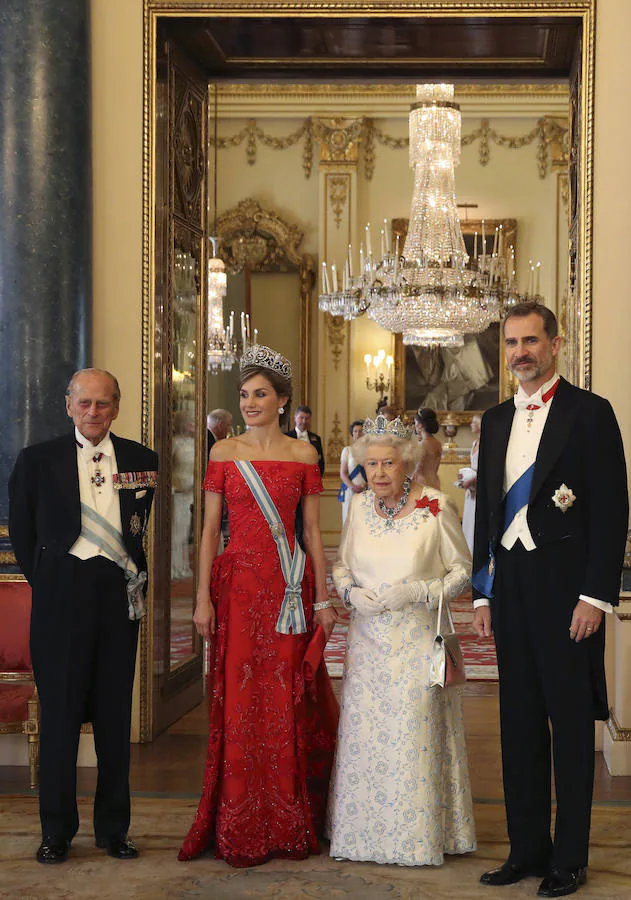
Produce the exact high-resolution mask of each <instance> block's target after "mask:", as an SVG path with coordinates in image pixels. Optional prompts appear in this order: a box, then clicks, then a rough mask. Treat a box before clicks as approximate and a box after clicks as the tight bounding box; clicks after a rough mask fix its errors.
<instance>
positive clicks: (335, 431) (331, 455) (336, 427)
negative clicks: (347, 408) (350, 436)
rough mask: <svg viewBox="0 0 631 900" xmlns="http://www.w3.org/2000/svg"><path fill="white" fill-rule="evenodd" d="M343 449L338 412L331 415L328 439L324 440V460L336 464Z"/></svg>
mask: <svg viewBox="0 0 631 900" xmlns="http://www.w3.org/2000/svg"><path fill="white" fill-rule="evenodd" d="M343 449H344V434H343V432H342V427H341V422H340V417H339V415H338V413H335V415H334V416H333V424H332V425H331V430H330V432H329V439H328V441H327V442H326V461H327V463H328V464H329V465H332V466H333V465H336V464H337V463H339V461H340V456H341V455H342V450H343Z"/></svg>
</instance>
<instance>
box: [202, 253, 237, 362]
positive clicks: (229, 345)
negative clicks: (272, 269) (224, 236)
mask: <svg viewBox="0 0 631 900" xmlns="http://www.w3.org/2000/svg"><path fill="white" fill-rule="evenodd" d="M209 240H210V242H211V244H212V248H213V252H212V256H211V257H210V258H209V260H208V354H207V358H208V371H209V372H212V373H213V374H216V373H217V372H218V371H219V370H220V369H222V370H223V371H224V372H225V371H229V370H230V369H231V368H232V367H233V365H234V364H235V362H236V361H237V345H236V343H235V341H234V314H233V313H230V324H229V325H224V321H223V298H224V297H225V296H226V290H227V278H226V267H225V265H224V262H223V260H222V259H220V258H219V257H218V256H217V241H218V239H217V238H216V237H211V238H209Z"/></svg>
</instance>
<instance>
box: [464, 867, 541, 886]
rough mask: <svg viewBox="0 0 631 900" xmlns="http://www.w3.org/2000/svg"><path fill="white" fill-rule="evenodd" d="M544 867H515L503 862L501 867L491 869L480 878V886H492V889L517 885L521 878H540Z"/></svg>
mask: <svg viewBox="0 0 631 900" xmlns="http://www.w3.org/2000/svg"><path fill="white" fill-rule="evenodd" d="M545 869H546V866H541V867H539V866H535V867H532V866H516V865H515V864H514V863H510V862H505V863H504V865H503V866H498V867H497V868H496V869H491V870H490V872H485V873H484V875H482V876H481V877H480V884H487V885H492V886H493V887H503V886H504V885H507V884H517V882H518V881H521V880H522V878H528V877H529V876H531V875H536V876H537V877H538V878H541V876H542V875H543V873H544V871H545Z"/></svg>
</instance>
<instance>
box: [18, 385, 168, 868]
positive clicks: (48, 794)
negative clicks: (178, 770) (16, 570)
mask: <svg viewBox="0 0 631 900" xmlns="http://www.w3.org/2000/svg"><path fill="white" fill-rule="evenodd" d="M119 401H120V390H119V387H118V382H117V380H116V378H114V376H113V375H111V374H110V373H109V372H105V371H102V370H100V369H83V370H81V371H79V372H77V373H75V375H73V377H72V379H71V380H70V384H69V386H68V390H67V393H66V410H67V413H68V416H69V417H70V418H71V419H72V420H73V422H74V429H73V431H71V432H69V433H68V434H66V435H64V436H63V437H58V438H55V439H54V440H50V441H45V442H44V443H41V444H34V445H32V446H30V447H26V448H25V449H24V450H22V452H21V453H20V455H19V456H18V459H17V461H16V463H15V467H14V469H13V472H12V474H11V479H10V482H9V501H10V508H9V530H10V535H11V542H12V545H13V548H14V551H15V555H16V558H17V561H18V564H19V566H20V568H21V569H22V571H23V573H24V575H25V576H26V578H27V580H28V582H29V584H30V585H31V587H32V589H33V606H32V614H31V656H32V661H33V671H34V674H35V681H36V684H37V689H38V693H39V699H40V703H41V724H40V729H41V743H40V791H39V803H40V819H41V825H42V843H41V845H40V847H39V849H38V851H37V857H36V858H37V860H38V862H41V863H59V862H63V861H64V860H65V859H66V857H67V855H68V851H69V849H70V843H71V841H72V839H73V837H74V836H75V834H76V832H77V830H78V828H79V816H78V811H77V799H76V763H77V750H78V744H79V732H80V728H81V724H82V723H83V722H86V721H90V722H92V725H93V729H94V744H95V749H96V755H97V760H98V782H97V788H96V796H95V799H94V832H95V838H96V843H97V846H98V847H104V848H105V849H106V850H107V852H108V853H109V855H110V856H113V857H116V858H118V859H133V858H135V857H136V856H137V855H138V852H137V850H136V848H135V846H134V844H133V842H132V841H130V840H129V839H128V837H127V830H128V827H129V818H130V799H129V755H130V750H129V734H130V724H131V703H132V687H133V681H134V667H135V660H136V645H137V640H138V627H139V620H140V618H141V616H142V614H143V611H144V597H145V592H146V579H147V561H146V559H145V553H144V549H143V535H144V533H145V529H146V527H147V520H148V518H149V512H150V510H151V504H152V501H153V494H154V489H155V486H156V483H157V474H158V473H157V469H158V457H157V454H156V453H154V452H153V451H152V450H150V449H149V448H147V447H144V446H142V445H141V444H138V443H136V442H135V441H130V440H125V439H124V438H120V437H117V436H116V435H115V434H113V433H112V432H111V431H110V426H111V424H112V422H113V421H114V419H116V417H117V415H118V410H119Z"/></svg>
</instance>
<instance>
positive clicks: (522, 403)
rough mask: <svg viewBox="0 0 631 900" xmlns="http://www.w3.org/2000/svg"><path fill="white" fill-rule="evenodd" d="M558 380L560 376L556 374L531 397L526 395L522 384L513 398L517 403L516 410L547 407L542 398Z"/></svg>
mask: <svg viewBox="0 0 631 900" xmlns="http://www.w3.org/2000/svg"><path fill="white" fill-rule="evenodd" d="M558 380H559V376H558V374H557V373H556V372H555V373H554V375H553V376H552V378H550V380H549V381H546V382H545V384H542V385H541V387H540V388H539V390H538V391H535V392H534V394H530V395H528V394H527V393H526V391H525V390H524V389H523V387H522V385H521V384H520V385H519V388H518V389H517V393H516V394H515V396H514V397H513V400H514V402H515V409H528V407H529V406H545V403H544V402H543V399H542V397H543V395H544V394H545V393H547V392H548V391H549V390H550V388H551V387H552V386H553V385H554V384H555V382H557V381H558Z"/></svg>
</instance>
